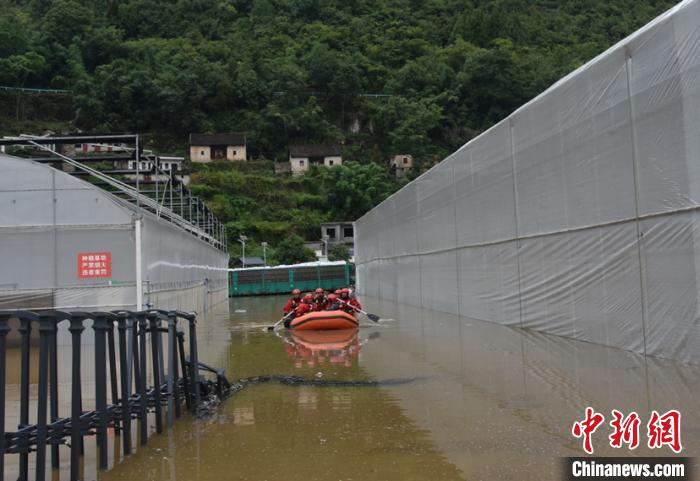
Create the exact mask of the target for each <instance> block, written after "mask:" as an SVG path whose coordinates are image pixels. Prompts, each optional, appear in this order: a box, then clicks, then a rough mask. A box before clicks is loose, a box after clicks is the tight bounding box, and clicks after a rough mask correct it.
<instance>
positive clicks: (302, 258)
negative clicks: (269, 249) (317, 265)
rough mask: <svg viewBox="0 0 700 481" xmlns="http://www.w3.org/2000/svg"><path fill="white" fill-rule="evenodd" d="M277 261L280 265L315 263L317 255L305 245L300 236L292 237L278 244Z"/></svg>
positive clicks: (276, 250)
mask: <svg viewBox="0 0 700 481" xmlns="http://www.w3.org/2000/svg"><path fill="white" fill-rule="evenodd" d="M275 260H276V261H277V262H278V263H279V264H298V263H300V262H310V261H315V260H316V254H314V251H312V250H311V249H309V248H308V247H306V246H305V245H304V239H302V238H301V237H299V236H298V235H291V236H288V237H285V239H284V240H282V241H281V242H280V243H279V244H277V248H276V249H275Z"/></svg>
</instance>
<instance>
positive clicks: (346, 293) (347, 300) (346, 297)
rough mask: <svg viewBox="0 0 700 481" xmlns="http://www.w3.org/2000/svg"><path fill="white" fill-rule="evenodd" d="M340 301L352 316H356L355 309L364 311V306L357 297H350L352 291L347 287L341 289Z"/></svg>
mask: <svg viewBox="0 0 700 481" xmlns="http://www.w3.org/2000/svg"><path fill="white" fill-rule="evenodd" d="M340 301H341V305H342V309H343V310H344V311H345V312H348V313H350V314H354V313H355V312H356V310H355V309H353V307H355V308H357V309H362V304H360V301H358V300H357V299H356V298H355V297H350V289H348V288H347V287H345V288H343V289H341V291H340Z"/></svg>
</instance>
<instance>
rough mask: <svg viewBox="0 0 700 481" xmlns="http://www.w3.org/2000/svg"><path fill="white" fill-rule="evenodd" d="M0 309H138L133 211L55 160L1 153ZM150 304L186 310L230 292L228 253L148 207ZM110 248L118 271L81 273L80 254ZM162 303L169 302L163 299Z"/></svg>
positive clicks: (144, 242) (145, 258)
mask: <svg viewBox="0 0 700 481" xmlns="http://www.w3.org/2000/svg"><path fill="white" fill-rule="evenodd" d="M0 172H2V174H0V308H15V307H22V308H32V309H38V308H50V307H59V308H65V309H80V308H86V309H87V308H92V309H94V308H99V307H103V308H114V307H134V306H135V305H136V289H137V286H136V257H135V251H136V238H135V229H134V222H135V219H137V218H138V214H139V212H138V211H137V209H136V207H135V206H134V205H132V204H129V203H127V202H125V201H122V200H120V199H118V198H117V197H115V196H113V195H111V194H109V193H107V192H105V191H103V190H101V189H99V188H98V187H95V186H94V185H92V184H90V183H88V182H85V181H83V180H80V179H78V178H76V177H73V176H71V175H70V174H69V173H66V172H62V171H59V170H57V169H54V168H52V167H50V166H48V165H42V164H38V163H36V162H32V161H30V160H27V159H20V158H16V157H11V156H7V155H0ZM141 214H142V215H143V229H142V237H141V246H142V251H143V252H142V267H141V270H142V274H143V284H142V290H143V292H144V301H145V302H151V303H155V302H160V301H161V300H162V299H165V298H168V299H169V300H168V302H167V304H168V305H175V306H176V307H179V308H182V309H197V310H201V309H202V305H201V304H199V305H194V304H192V303H191V302H184V301H183V302H179V300H177V299H170V298H176V297H178V296H179V295H180V294H183V296H184V297H183V299H184V298H186V299H193V300H199V299H200V298H201V297H202V296H204V295H205V294H211V293H213V292H216V291H222V292H225V291H226V288H227V285H228V282H227V274H228V272H227V268H228V255H227V254H226V253H224V252H221V251H219V250H217V249H215V248H214V247H212V246H211V245H209V244H208V243H206V242H204V241H201V240H199V239H198V238H197V237H195V236H193V235H192V234H191V233H188V232H185V231H184V230H183V229H182V228H180V227H178V226H176V225H174V224H172V223H170V222H168V221H166V220H164V219H162V218H157V217H156V216H155V215H152V214H150V213H149V212H142V213H141ZM91 252H92V253H95V252H109V253H110V254H111V258H112V262H111V274H112V275H111V277H109V278H81V277H80V276H79V275H78V272H77V269H78V265H77V264H78V253H91ZM158 307H162V306H161V305H158Z"/></svg>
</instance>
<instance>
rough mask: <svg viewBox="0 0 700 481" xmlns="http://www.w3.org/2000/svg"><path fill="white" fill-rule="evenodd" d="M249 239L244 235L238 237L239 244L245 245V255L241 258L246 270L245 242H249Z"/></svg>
mask: <svg viewBox="0 0 700 481" xmlns="http://www.w3.org/2000/svg"><path fill="white" fill-rule="evenodd" d="M247 240H248V238H247V237H246V236H244V235H242V236H239V237H238V242H240V243H241V244H243V255H242V256H241V262H242V263H243V267H244V268H245V241H247Z"/></svg>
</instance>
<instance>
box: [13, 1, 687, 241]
mask: <svg viewBox="0 0 700 481" xmlns="http://www.w3.org/2000/svg"><path fill="white" fill-rule="evenodd" d="M674 3H675V2H674V1H672V0H617V1H614V2H610V1H607V0H376V1H375V0H327V1H322V0H237V1H236V0H234V1H223V0H178V1H160V0H121V1H120V0H109V1H107V0H95V1H87V0H55V1H49V0H33V1H8V0H0V7H1V8H0V85H6V86H23V87H41V88H56V89H66V90H70V91H71V93H70V94H67V95H66V94H63V95H59V94H47V95H43V94H17V93H16V92H4V93H3V92H0V133H3V134H7V133H17V130H22V131H25V132H26V131H27V130H28V129H32V128H34V129H39V128H43V127H49V128H64V129H67V130H75V129H82V130H84V131H100V132H105V131H111V132H121V131H132V132H140V133H144V134H146V135H147V138H148V139H149V142H150V143H151V144H152V146H153V147H155V148H158V149H160V150H161V151H167V152H168V153H174V154H177V153H180V154H184V153H185V152H186V147H187V136H188V134H189V133H190V132H217V131H218V132H226V131H244V132H246V134H247V139H248V144H249V149H248V152H249V155H251V156H252V157H253V158H255V159H258V160H260V162H258V163H256V164H255V165H254V166H249V167H245V168H242V169H239V168H236V167H232V166H221V165H220V166H210V167H206V168H202V171H201V172H199V173H198V174H197V175H196V176H195V181H196V182H197V187H196V188H197V189H198V190H199V191H200V193H201V194H202V195H203V196H205V198H206V199H207V200H208V201H209V202H210V204H211V206H212V207H213V209H214V210H215V212H216V213H217V214H218V215H219V216H220V217H222V218H223V219H224V220H225V221H227V222H228V225H229V230H230V234H231V235H235V234H237V233H239V232H247V233H248V234H249V235H250V236H252V237H253V238H254V239H255V240H257V241H261V240H268V241H270V242H273V243H275V242H277V241H279V240H280V239H282V238H283V237H284V236H285V235H286V233H288V232H296V233H299V234H301V235H303V236H305V237H307V238H312V237H314V236H316V237H317V236H318V234H319V232H318V223H319V222H321V221H322V220H330V219H338V218H342V219H343V220H345V219H354V218H357V217H358V216H359V215H361V214H362V213H363V212H364V211H366V210H367V209H368V208H370V207H371V206H372V205H374V204H376V203H377V202H379V201H380V200H381V199H382V198H384V197H385V196H386V195H388V194H389V193H391V192H392V191H394V190H395V189H396V188H398V187H399V185H398V184H397V183H396V182H395V181H394V180H392V179H391V178H390V176H389V174H388V159H389V158H390V156H392V155H395V154H399V153H401V154H402V153H408V154H412V155H413V156H414V158H415V159H416V161H417V163H418V165H419V168H420V169H425V168H427V167H429V166H430V165H432V164H434V163H435V162H437V161H439V160H440V159H441V158H443V157H444V156H445V155H447V154H448V153H449V152H451V151H453V150H454V149H456V148H457V147H459V146H460V145H462V144H463V143H464V142H466V141H467V140H469V139H470V138H472V137H473V136H475V135H476V134H478V133H479V132H481V131H483V130H484V129H486V128H488V127H489V126H490V125H492V124H494V123H495V122H497V121H498V120H499V119H501V118H503V117H504V116H506V115H507V114H508V113H510V112H511V111H512V110H513V109H515V108H516V107H518V106H519V105H521V104H522V103H524V102H526V101H527V100H529V99H530V98H532V97H533V96H535V95H536V94H537V93H539V92H541V91H542V90H544V89H545V88H546V87H547V86H549V85H550V84H551V83H553V82H554V81H555V80H556V79H558V78H560V77H561V76H563V75H565V74H566V73H568V72H570V71H571V70H573V69H574V68H576V67H578V66H580V65H581V64H583V63H585V62H586V61H588V60H589V59H591V58H592V57H593V56H595V55H596V54H598V53H600V52H601V51H603V50H605V49H606V48H607V47H609V46H610V45H612V44H613V43H615V42H616V41H618V40H620V39H621V38H623V37H624V36H626V35H627V34H629V33H631V32H632V31H634V30H635V29H637V28H639V27H640V26H642V25H643V24H645V23H646V22H648V21H649V20H651V19H652V18H654V17H655V16H657V15H658V14H660V13H661V12H663V11H664V10H666V9H668V8H669V7H671V6H672V5H673V4H674ZM299 142H307V143H308V142H339V143H341V144H342V145H343V155H344V159H345V160H346V161H351V162H352V164H351V165H349V166H348V167H342V168H334V169H332V170H333V172H315V173H312V174H311V175H310V176H309V177H307V178H303V179H291V178H286V177H279V176H274V175H273V173H272V164H271V163H270V162H269V161H272V160H284V159H285V158H286V157H287V155H288V154H287V147H288V145H289V144H290V143H299ZM266 161H267V162H266ZM333 182H340V185H339V186H338V185H336V186H334V185H333ZM357 196H360V197H359V198H357V199H355V197H357Z"/></svg>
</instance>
